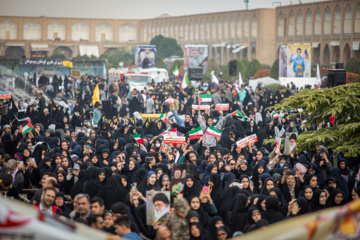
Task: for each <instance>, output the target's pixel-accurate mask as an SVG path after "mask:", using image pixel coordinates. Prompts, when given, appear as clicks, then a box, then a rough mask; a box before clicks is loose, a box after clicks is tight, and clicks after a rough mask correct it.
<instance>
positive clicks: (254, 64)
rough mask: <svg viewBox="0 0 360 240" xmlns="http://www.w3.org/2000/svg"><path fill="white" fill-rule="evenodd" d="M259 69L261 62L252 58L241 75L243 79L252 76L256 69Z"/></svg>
mask: <svg viewBox="0 0 360 240" xmlns="http://www.w3.org/2000/svg"><path fill="white" fill-rule="evenodd" d="M260 69H261V64H260V63H259V61H258V60H256V59H254V60H252V61H251V62H250V64H249V66H248V67H247V68H246V71H245V74H244V75H243V76H244V78H245V79H249V78H250V77H253V76H254V75H255V73H256V72H257V70H260Z"/></svg>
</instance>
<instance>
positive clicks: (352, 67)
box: [345, 58, 360, 74]
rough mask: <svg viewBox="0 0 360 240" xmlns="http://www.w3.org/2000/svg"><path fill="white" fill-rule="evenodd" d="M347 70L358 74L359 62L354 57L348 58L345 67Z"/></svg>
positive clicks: (359, 72) (359, 70)
mask: <svg viewBox="0 0 360 240" xmlns="http://www.w3.org/2000/svg"><path fill="white" fill-rule="evenodd" d="M345 69H346V71H347V72H351V73H356V74H360V62H359V61H357V60H356V59H355V58H350V59H349V61H348V62H347V64H346V67H345Z"/></svg>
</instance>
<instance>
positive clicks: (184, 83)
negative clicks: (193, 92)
mask: <svg viewBox="0 0 360 240" xmlns="http://www.w3.org/2000/svg"><path fill="white" fill-rule="evenodd" d="M190 86H191V83H190V80H189V76H188V72H186V73H185V75H184V78H183V81H182V83H181V87H180V91H182V90H184V89H185V88H187V87H190Z"/></svg>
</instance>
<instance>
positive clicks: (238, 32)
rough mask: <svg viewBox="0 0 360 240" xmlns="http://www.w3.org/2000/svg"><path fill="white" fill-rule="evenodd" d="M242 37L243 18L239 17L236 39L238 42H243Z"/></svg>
mask: <svg viewBox="0 0 360 240" xmlns="http://www.w3.org/2000/svg"><path fill="white" fill-rule="evenodd" d="M241 37H242V21H241V16H240V15H238V16H237V20H236V38H237V40H241Z"/></svg>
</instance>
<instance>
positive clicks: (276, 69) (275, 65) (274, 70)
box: [269, 58, 279, 79]
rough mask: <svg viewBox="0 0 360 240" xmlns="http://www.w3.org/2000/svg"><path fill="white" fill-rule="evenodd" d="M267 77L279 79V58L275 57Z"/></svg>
mask: <svg viewBox="0 0 360 240" xmlns="http://www.w3.org/2000/svg"><path fill="white" fill-rule="evenodd" d="M269 77H272V78H275V79H279V58H277V59H276V60H275V62H274V63H273V65H272V67H271V70H270V74H269Z"/></svg>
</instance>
